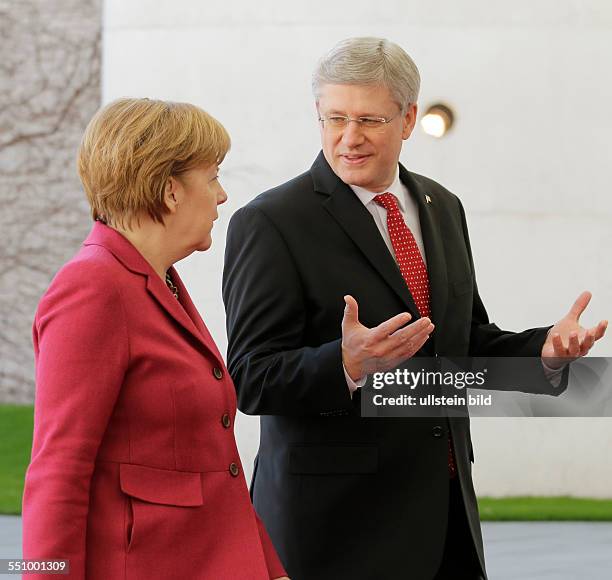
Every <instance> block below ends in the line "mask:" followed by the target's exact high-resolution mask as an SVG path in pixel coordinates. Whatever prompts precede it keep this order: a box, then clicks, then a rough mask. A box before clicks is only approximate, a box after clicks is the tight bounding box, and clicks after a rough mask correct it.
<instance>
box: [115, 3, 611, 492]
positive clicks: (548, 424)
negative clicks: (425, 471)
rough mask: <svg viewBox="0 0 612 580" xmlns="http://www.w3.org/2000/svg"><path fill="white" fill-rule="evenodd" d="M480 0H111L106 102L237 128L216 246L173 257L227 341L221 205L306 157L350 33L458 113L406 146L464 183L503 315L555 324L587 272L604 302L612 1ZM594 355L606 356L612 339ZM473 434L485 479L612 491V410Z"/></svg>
mask: <svg viewBox="0 0 612 580" xmlns="http://www.w3.org/2000/svg"><path fill="white" fill-rule="evenodd" d="M492 4H493V3H491V2H486V1H484V0H482V1H464V2H460V3H457V2H451V1H446V2H445V1H438V2H416V1H411V0H401V1H400V0H396V1H388V2H385V3H373V2H369V1H368V2H366V1H358V0H352V1H336V2H322V1H321V0H316V1H313V2H305V1H303V2H286V3H280V2H272V1H270V0H263V1H261V0H260V1H259V2H249V1H246V0H241V1H234V2H226V3H212V2H209V3H203V2H197V1H195V0H173V1H172V2H170V1H168V0H162V1H160V0H131V1H130V2H123V1H121V0H107V1H106V3H105V27H106V28H105V33H104V52H103V63H104V65H103V95H104V100H105V101H108V100H110V99H113V98H116V97H119V96H150V97H156V98H162V99H174V100H184V101H191V102H194V103H196V104H198V105H200V106H202V107H203V108H205V109H206V110H208V111H209V112H210V113H212V114H213V115H214V116H216V117H218V118H219V119H220V120H221V121H222V122H223V123H224V124H225V126H226V127H227V129H228V130H229V132H230V134H231V135H232V138H233V148H232V151H231V153H230V155H229V156H228V158H227V159H226V161H225V163H224V164H223V167H222V178H223V179H222V181H223V184H224V186H225V188H226V190H227V191H228V193H229V195H230V199H229V202H228V203H227V204H226V205H225V206H224V207H223V208H222V209H221V218H220V220H219V221H218V222H217V225H216V226H215V232H214V236H215V244H214V246H213V248H212V249H211V250H210V251H209V252H207V253H206V254H205V255H196V256H192V257H190V258H189V259H187V260H185V261H184V263H182V264H181V265H180V267H179V269H180V271H181V274H182V275H183V276H184V279H185V281H186V283H187V285H188V287H189V288H190V291H191V293H192V296H193V297H194V299H195V301H196V303H197V305H198V307H199V308H200V310H201V312H202V313H203V316H204V318H205V320H206V322H207V324H208V325H209V327H210V329H211V331H212V333H213V335H214V336H215V337H216V339H217V341H218V343H219V345H220V347H221V349H222V350H223V349H225V346H226V338H225V326H224V317H223V306H222V302H221V297H220V285H221V282H220V280H221V269H222V261H223V249H224V239H225V231H226V227H227V223H228V221H229V217H230V215H231V214H232V212H233V211H234V210H235V209H237V208H238V207H240V206H242V205H244V204H245V203H246V202H248V201H249V200H250V199H251V198H253V197H254V196H255V195H257V194H258V193H260V192H261V191H263V190H264V189H267V188H269V187H271V186H273V185H276V184H278V183H280V182H282V181H284V180H286V179H288V178H290V177H292V176H294V175H296V174H297V173H300V172H302V171H304V170H305V169H307V168H308V167H309V166H310V164H311V162H312V160H313V159H314V157H315V155H316V154H317V152H318V149H319V144H318V129H317V125H316V122H315V115H314V106H313V102H312V99H311V96H310V90H309V79H310V73H311V70H312V68H313V66H314V64H315V62H316V60H317V58H318V57H319V56H320V55H321V54H322V53H323V52H325V51H326V50H327V49H329V48H330V47H331V46H332V45H333V44H334V43H335V42H336V41H338V40H340V39H342V38H345V37H348V36H356V35H375V36H385V37H387V38H390V39H392V40H394V41H396V42H398V43H399V44H401V45H402V46H403V47H404V48H405V49H406V50H407V51H408V52H409V53H410V54H411V55H412V57H413V58H414V59H415V61H416V63H417V65H418V66H419V68H420V71H421V76H422V92H421V98H420V102H421V107H423V106H424V105H427V104H430V103H432V102H434V101H436V100H438V99H440V100H443V101H445V102H448V103H449V104H450V105H451V106H452V107H453V108H454V110H455V111H456V113H457V122H456V127H455V129H454V130H453V131H452V132H451V133H450V134H449V135H448V137H447V138H446V139H443V140H440V141H435V140H432V139H430V138H428V137H427V136H425V135H423V134H422V133H421V132H420V131H417V132H416V133H415V135H413V137H412V138H411V139H410V141H409V142H407V143H406V145H405V147H404V151H403V153H402V162H403V163H404V164H405V165H407V166H408V168H409V169H411V170H413V171H417V172H420V173H424V174H426V175H429V176H430V177H433V178H434V179H436V180H438V181H440V182H441V183H443V184H444V185H446V186H447V187H448V188H450V189H451V190H452V191H454V192H455V193H457V194H458V195H459V196H460V197H461V198H462V200H463V202H464V205H465V206H466V210H467V214H468V221H469V223H470V231H471V237H472V245H473V249H474V254H475V260H476V267H477V271H478V280H479V286H480V292H481V295H482V296H483V297H484V299H485V302H486V304H487V307H488V309H489V313H490V315H491V317H492V318H493V319H494V320H495V321H497V322H498V324H500V326H503V327H506V328H508V329H512V330H520V329H521V328H525V327H530V326H537V325H544V324H549V323H552V322H554V320H555V319H557V318H559V317H560V316H562V315H563V314H564V313H565V311H566V310H567V309H568V308H569V306H570V305H571V303H572V301H573V300H574V298H575V297H576V296H577V295H578V293H579V292H580V291H581V290H583V289H585V288H588V289H590V290H592V291H593V293H594V299H593V301H592V303H591V306H590V308H589V310H588V313H587V315H586V316H585V322H586V323H587V324H593V323H595V322H596V321H597V320H599V319H600V318H606V317H609V316H610V312H612V301H611V296H612V274H611V269H610V267H609V265H610V259H609V252H610V250H611V249H612V231H611V228H610V227H609V222H610V217H611V216H612V202H611V201H610V195H609V190H610V186H609V170H610V167H612V148H611V147H610V145H609V139H610V131H611V130H612V121H611V120H610V116H609V104H610V103H611V102H612V78H611V76H610V72H609V68H610V62H612V35H611V33H612V4H610V3H607V2H604V1H603V0H601V1H596V0H583V1H582V2H575V1H570V0H540V1H537V2H534V1H532V0H515V1H514V2H512V3H507V2H504V3H496V4H495V5H492ZM594 354H598V355H600V356H610V355H612V338H608V337H606V339H604V341H602V343H601V344H600V345H599V346H598V348H597V350H596V351H595V352H594ZM473 435H474V440H475V447H476V465H475V479H476V486H477V490H478V492H479V493H481V494H489V495H503V494H574V495H582V496H602V497H604V496H607V497H612V420H611V419H597V420H595V419H588V420H587V419H486V420H485V419H481V420H475V421H474V422H473ZM238 438H239V444H240V448H241V452H242V455H243V459H244V461H245V464H246V465H247V466H249V465H250V462H251V459H252V457H253V456H254V453H255V450H256V447H257V419H252V418H247V417H244V416H242V418H241V420H240V421H239V424H238Z"/></svg>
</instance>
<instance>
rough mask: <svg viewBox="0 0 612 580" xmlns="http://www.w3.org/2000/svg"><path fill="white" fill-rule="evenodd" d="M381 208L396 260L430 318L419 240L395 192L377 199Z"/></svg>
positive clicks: (422, 313)
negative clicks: (385, 212)
mask: <svg viewBox="0 0 612 580" xmlns="http://www.w3.org/2000/svg"><path fill="white" fill-rule="evenodd" d="M374 201H375V202H376V203H377V204H378V205H382V206H383V207H384V208H385V209H386V210H387V229H388V230H389V237H390V238H391V245H392V246H393V251H394V252H395V259H396V260H397V265H398V266H399V269H400V272H401V273H402V276H403V278H404V280H405V281H406V284H407V285H408V289H409V290H410V294H412V298H413V299H414V303H415V304H416V307H417V308H418V310H419V313H420V314H421V316H423V317H425V316H427V317H429V316H430V310H429V277H428V276H427V268H426V267H425V262H424V261H423V257H422V256H421V252H420V250H419V247H418V246H417V243H416V240H415V239H414V236H413V235H412V232H411V231H410V228H409V227H408V226H407V225H406V222H405V221H404V216H402V213H401V212H400V209H399V206H398V205H397V199H396V198H395V196H394V195H393V194H392V193H382V194H380V195H377V196H376V197H375V198H374Z"/></svg>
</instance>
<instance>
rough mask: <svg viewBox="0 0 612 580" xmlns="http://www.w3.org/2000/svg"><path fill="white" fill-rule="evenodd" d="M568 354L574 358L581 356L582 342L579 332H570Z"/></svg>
mask: <svg viewBox="0 0 612 580" xmlns="http://www.w3.org/2000/svg"><path fill="white" fill-rule="evenodd" d="M567 352H568V354H569V355H570V356H571V357H572V358H575V357H578V356H580V340H579V339H578V333H577V332H570V335H569V341H568V345H567Z"/></svg>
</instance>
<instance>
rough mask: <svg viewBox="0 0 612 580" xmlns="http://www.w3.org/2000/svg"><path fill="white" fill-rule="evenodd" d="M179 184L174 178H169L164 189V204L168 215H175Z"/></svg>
mask: <svg viewBox="0 0 612 580" xmlns="http://www.w3.org/2000/svg"><path fill="white" fill-rule="evenodd" d="M179 197H180V194H179V182H178V180H177V179H176V177H172V176H170V177H169V178H168V180H167V181H166V186H165V187H164V203H165V204H166V207H167V208H168V211H169V212H170V213H175V212H176V210H177V208H178V204H179Z"/></svg>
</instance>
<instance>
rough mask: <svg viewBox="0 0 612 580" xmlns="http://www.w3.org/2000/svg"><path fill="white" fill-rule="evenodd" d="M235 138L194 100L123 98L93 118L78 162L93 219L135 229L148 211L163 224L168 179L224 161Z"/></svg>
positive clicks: (82, 144) (88, 126) (107, 106)
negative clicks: (193, 101)
mask: <svg viewBox="0 0 612 580" xmlns="http://www.w3.org/2000/svg"><path fill="white" fill-rule="evenodd" d="M229 148H230V137H229V135H228V133H227V131H226V130H225V128H224V127H223V125H221V123H219V121H217V120H216V119H214V118H213V117H212V116H211V115H209V114H208V113H206V112H205V111H203V110H202V109H200V108H199V107H196V106H195V105H191V104H189V103H174V102H168V101H157V100H152V99H118V100H116V101H113V102H112V103H109V104H108V105H106V106H105V107H102V108H101V109H100V110H99V111H98V112H97V113H96V114H95V115H94V117H93V118H92V119H91V121H90V122H89V124H88V125H87V128H86V129H85V134H84V135H83V139H82V141H81V146H80V148H79V153H78V159H77V165H78V172H79V176H80V177H81V181H82V182H83V186H84V188H85V193H86V194H87V199H88V201H89V204H90V206H91V214H92V217H93V218H94V219H95V220H97V219H99V220H102V221H104V222H106V223H108V224H110V225H119V224H120V225H122V226H125V225H126V223H127V227H130V224H131V222H132V220H133V219H134V218H138V217H139V216H140V215H142V214H143V213H147V214H148V215H149V216H151V218H153V219H154V220H155V221H158V222H162V223H163V216H164V214H165V213H167V211H168V210H167V208H166V206H165V204H164V191H165V187H166V183H167V181H168V179H169V178H170V177H171V176H175V177H179V176H180V175H181V174H182V173H184V172H186V171H189V170H190V169H193V168H195V167H198V166H207V165H213V164H214V163H221V161H223V158H224V157H225V155H226V154H227V152H228V151H229Z"/></svg>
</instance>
